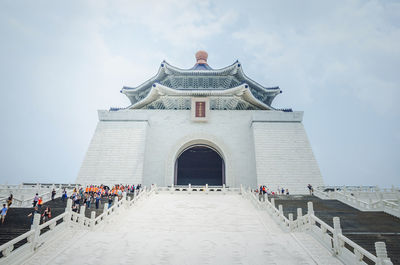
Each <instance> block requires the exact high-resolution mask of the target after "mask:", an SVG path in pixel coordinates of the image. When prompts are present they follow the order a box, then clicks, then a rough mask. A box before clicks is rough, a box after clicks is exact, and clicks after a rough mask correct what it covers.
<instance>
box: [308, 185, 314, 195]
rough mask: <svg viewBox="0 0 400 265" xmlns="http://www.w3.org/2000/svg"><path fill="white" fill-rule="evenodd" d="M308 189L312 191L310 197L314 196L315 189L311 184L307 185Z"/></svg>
mask: <svg viewBox="0 0 400 265" xmlns="http://www.w3.org/2000/svg"><path fill="white" fill-rule="evenodd" d="M307 188H308V190H309V191H310V195H313V193H314V189H313V187H312V186H311V184H308V185H307Z"/></svg>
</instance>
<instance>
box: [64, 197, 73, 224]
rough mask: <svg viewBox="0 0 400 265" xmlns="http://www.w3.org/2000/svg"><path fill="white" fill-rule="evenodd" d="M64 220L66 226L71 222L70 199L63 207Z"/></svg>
mask: <svg viewBox="0 0 400 265" xmlns="http://www.w3.org/2000/svg"><path fill="white" fill-rule="evenodd" d="M65 212H66V215H65V219H64V222H66V224H67V225H68V223H69V222H71V212H72V199H68V200H67V206H66V207H65Z"/></svg>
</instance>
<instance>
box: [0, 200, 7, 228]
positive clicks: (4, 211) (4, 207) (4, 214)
mask: <svg viewBox="0 0 400 265" xmlns="http://www.w3.org/2000/svg"><path fill="white" fill-rule="evenodd" d="M7 211H8V208H7V207H6V205H5V204H3V209H1V213H0V214H1V224H4V221H5V220H6V215H7Z"/></svg>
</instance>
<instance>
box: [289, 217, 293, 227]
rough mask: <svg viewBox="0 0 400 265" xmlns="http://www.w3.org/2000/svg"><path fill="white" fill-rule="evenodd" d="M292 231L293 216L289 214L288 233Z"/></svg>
mask: <svg viewBox="0 0 400 265" xmlns="http://www.w3.org/2000/svg"><path fill="white" fill-rule="evenodd" d="M292 230H293V214H292V213H289V231H292Z"/></svg>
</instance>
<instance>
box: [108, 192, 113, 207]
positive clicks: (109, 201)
mask: <svg viewBox="0 0 400 265" xmlns="http://www.w3.org/2000/svg"><path fill="white" fill-rule="evenodd" d="M112 202H113V199H112V197H111V195H110V196H108V208H110V207H111V205H112Z"/></svg>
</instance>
